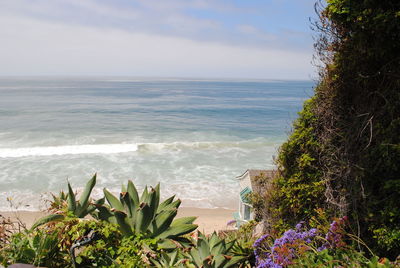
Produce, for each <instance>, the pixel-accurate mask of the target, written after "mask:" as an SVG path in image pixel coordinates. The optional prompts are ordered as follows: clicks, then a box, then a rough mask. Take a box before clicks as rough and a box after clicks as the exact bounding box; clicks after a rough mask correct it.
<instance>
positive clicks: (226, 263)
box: [186, 232, 245, 268]
mask: <svg viewBox="0 0 400 268" xmlns="http://www.w3.org/2000/svg"><path fill="white" fill-rule="evenodd" d="M234 244H235V241H231V242H225V239H221V238H219V237H218V235H217V234H216V233H215V232H214V233H213V234H212V235H211V236H209V237H206V236H205V235H204V234H202V233H200V232H199V233H198V239H197V243H196V246H195V247H193V248H191V249H190V251H189V252H188V253H187V254H186V255H187V257H188V258H189V259H190V260H191V262H192V263H194V264H195V266H196V267H204V268H228V267H233V266H235V267H236V266H238V264H239V263H240V262H243V261H245V257H243V256H234V254H232V252H231V249H232V247H233V246H234Z"/></svg>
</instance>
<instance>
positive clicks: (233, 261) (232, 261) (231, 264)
mask: <svg viewBox="0 0 400 268" xmlns="http://www.w3.org/2000/svg"><path fill="white" fill-rule="evenodd" d="M245 260H246V257H245V256H233V257H232V259H230V260H229V261H228V262H227V263H226V264H225V266H224V268H228V267H237V265H238V263H241V262H244V261H245Z"/></svg>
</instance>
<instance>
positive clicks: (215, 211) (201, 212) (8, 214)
mask: <svg viewBox="0 0 400 268" xmlns="http://www.w3.org/2000/svg"><path fill="white" fill-rule="evenodd" d="M235 211H236V210H233V209H224V208H194V207H180V208H179V209H178V215H177V216H176V218H181V217H188V216H196V217H197V219H196V221H195V222H194V223H195V224H197V225H199V227H198V228H197V230H199V231H201V232H203V233H206V234H210V233H212V232H213V231H217V232H218V231H220V230H233V229H234V228H233V227H232V226H227V225H226V224H227V223H228V221H230V220H232V219H233V213H234V212H235ZM46 214H48V213H47V212H44V211H24V210H16V211H0V215H2V216H3V217H5V218H10V219H11V220H12V221H16V220H18V219H19V220H20V221H21V222H22V223H24V224H25V225H26V227H27V228H30V227H31V226H32V225H33V223H34V222H35V221H36V220H38V219H39V218H41V217H43V216H45V215H46Z"/></svg>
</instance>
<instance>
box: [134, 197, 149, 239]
mask: <svg viewBox="0 0 400 268" xmlns="http://www.w3.org/2000/svg"><path fill="white" fill-rule="evenodd" d="M153 216H154V211H152V209H151V207H150V206H149V205H148V204H147V203H141V204H140V206H139V209H138V211H137V213H136V220H135V233H136V234H140V233H145V231H146V230H147V228H148V227H149V224H150V223H151V221H152V220H153Z"/></svg>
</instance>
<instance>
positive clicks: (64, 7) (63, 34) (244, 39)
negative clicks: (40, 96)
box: [0, 0, 316, 79]
mask: <svg viewBox="0 0 400 268" xmlns="http://www.w3.org/2000/svg"><path fill="white" fill-rule="evenodd" d="M314 2H315V0H0V76H36V75H40V76H49V75H50V76H51V75H54V76H141V77H142V76H148V77H188V78H195V77H196V78H254V79H313V78H315V77H316V70H315V67H313V65H312V63H311V62H312V55H313V38H312V36H313V33H312V31H311V29H310V22H309V19H310V17H311V18H315V17H316V15H315V13H314Z"/></svg>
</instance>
